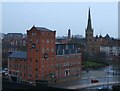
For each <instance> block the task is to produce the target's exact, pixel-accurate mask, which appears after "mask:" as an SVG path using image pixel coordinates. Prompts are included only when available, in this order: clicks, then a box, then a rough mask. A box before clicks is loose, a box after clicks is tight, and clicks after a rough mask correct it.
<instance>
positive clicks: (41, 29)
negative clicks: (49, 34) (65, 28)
mask: <svg viewBox="0 0 120 91" xmlns="http://www.w3.org/2000/svg"><path fill="white" fill-rule="evenodd" d="M33 27H35V26H33ZM35 28H36V29H37V30H40V31H51V30H49V29H47V28H44V27H35Z"/></svg>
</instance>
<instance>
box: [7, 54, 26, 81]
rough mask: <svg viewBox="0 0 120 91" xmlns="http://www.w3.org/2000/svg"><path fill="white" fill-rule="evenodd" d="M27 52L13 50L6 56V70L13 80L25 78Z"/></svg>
mask: <svg viewBox="0 0 120 91" xmlns="http://www.w3.org/2000/svg"><path fill="white" fill-rule="evenodd" d="M26 62H27V52H13V53H12V54H11V55H10V56H9V58H8V71H9V75H10V76H11V79H12V80H14V81H21V80H26Z"/></svg>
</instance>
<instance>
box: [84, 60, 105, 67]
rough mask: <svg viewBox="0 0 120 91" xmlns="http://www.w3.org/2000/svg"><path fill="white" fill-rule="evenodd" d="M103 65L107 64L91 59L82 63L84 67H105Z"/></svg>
mask: <svg viewBox="0 0 120 91" xmlns="http://www.w3.org/2000/svg"><path fill="white" fill-rule="evenodd" d="M103 66H105V64H102V63H96V62H91V61H88V62H85V63H83V65H82V67H84V68H99V67H103Z"/></svg>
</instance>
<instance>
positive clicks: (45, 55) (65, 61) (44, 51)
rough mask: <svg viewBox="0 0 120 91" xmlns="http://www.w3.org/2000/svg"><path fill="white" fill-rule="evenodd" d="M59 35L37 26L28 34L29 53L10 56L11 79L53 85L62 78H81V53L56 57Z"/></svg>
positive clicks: (16, 53) (14, 53)
mask: <svg viewBox="0 0 120 91" xmlns="http://www.w3.org/2000/svg"><path fill="white" fill-rule="evenodd" d="M55 35H56V31H51V30H49V29H47V28H42V27H35V26H33V27H32V28H31V29H30V30H27V52H13V53H12V54H11V55H10V56H9V60H8V69H9V74H10V76H12V77H14V79H16V80H17V81H21V80H24V81H30V82H34V81H36V80H47V81H49V82H50V83H53V82H55V81H57V80H60V79H61V78H65V77H70V76H73V75H79V74H80V71H81V61H82V59H81V53H75V54H65V55H56V45H55V42H56V38H55ZM13 65H17V68H16V67H12V66H13ZM20 65H21V66H20ZM14 71H15V73H14ZM16 73H17V74H16ZM57 82H58V81H57Z"/></svg>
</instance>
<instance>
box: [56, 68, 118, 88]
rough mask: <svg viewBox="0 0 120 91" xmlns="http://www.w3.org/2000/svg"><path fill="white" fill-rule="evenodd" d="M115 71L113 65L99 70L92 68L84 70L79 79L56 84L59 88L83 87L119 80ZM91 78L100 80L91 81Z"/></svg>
mask: <svg viewBox="0 0 120 91" xmlns="http://www.w3.org/2000/svg"><path fill="white" fill-rule="evenodd" d="M114 74H115V71H114V70H113V69H112V66H108V67H104V68H102V69H99V70H90V71H89V72H86V71H83V72H82V75H80V76H79V79H77V80H71V81H67V82H62V83H60V84H57V85H56V86H57V87H59V88H75V87H76V88H78V87H77V86H79V87H80V86H81V87H87V86H88V87H89V86H92V85H95V84H97V85H102V84H108V83H113V82H117V80H118V79H117V77H118V76H117V75H114ZM91 79H97V80H99V83H93V84H92V83H91Z"/></svg>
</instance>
